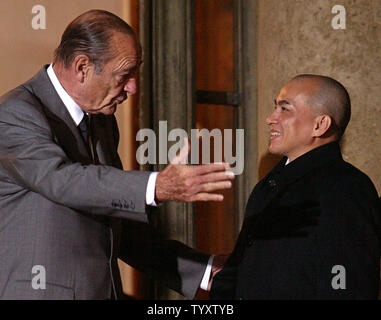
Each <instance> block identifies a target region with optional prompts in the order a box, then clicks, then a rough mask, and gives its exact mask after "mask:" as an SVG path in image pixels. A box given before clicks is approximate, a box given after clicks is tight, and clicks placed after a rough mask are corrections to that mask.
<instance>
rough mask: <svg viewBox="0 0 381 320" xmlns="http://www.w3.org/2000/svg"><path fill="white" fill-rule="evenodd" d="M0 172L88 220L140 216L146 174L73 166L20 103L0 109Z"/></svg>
mask: <svg viewBox="0 0 381 320" xmlns="http://www.w3.org/2000/svg"><path fill="white" fill-rule="evenodd" d="M0 167H1V168H0V169H1V171H2V172H3V173H4V174H5V175H6V177H7V178H6V179H7V180H8V181H9V183H13V184H15V185H17V186H19V187H20V192H23V191H25V190H27V191H29V192H36V193H38V194H40V195H42V196H43V197H45V198H47V199H49V200H51V201H53V202H55V203H58V204H60V205H63V206H67V207H70V208H73V209H75V210H80V211H81V210H82V211H87V212H91V213H93V214H102V215H111V216H112V215H114V214H118V215H119V216H120V215H122V216H123V212H127V213H128V214H131V213H134V214H135V213H144V212H145V207H146V204H145V192H146V186H147V182H148V177H149V172H139V171H123V170H120V169H116V168H114V167H111V166H103V165H82V164H81V163H78V162H72V161H71V160H70V159H69V158H68V157H67V155H66V153H65V152H64V151H63V149H62V148H61V147H60V145H58V144H57V143H56V142H55V141H54V139H53V136H52V132H51V130H50V127H49V124H48V121H47V120H46V118H45V116H44V114H43V112H42V111H41V110H40V109H39V108H37V107H36V106H34V105H33V104H31V103H29V102H27V101H23V100H21V99H11V100H8V101H7V102H3V103H2V104H0Z"/></svg>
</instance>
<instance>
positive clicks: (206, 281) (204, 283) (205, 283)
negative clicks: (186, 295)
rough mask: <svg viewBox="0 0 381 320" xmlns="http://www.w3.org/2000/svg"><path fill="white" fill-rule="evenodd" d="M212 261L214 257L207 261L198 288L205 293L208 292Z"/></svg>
mask: <svg viewBox="0 0 381 320" xmlns="http://www.w3.org/2000/svg"><path fill="white" fill-rule="evenodd" d="M213 259H214V256H210V258H209V260H208V265H207V267H206V269H205V273H204V276H203V277H202V280H201V284H200V288H201V289H202V290H205V291H208V285H209V279H210V274H211V272H212V265H213Z"/></svg>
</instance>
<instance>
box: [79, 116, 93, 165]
mask: <svg viewBox="0 0 381 320" xmlns="http://www.w3.org/2000/svg"><path fill="white" fill-rule="evenodd" d="M78 128H79V131H80V132H81V135H82V138H83V140H84V141H85V144H86V146H87V149H88V151H89V154H90V156H91V159H92V161H93V163H95V162H94V161H95V159H94V158H95V157H94V149H93V141H92V137H91V125H90V117H89V116H88V115H87V114H86V113H85V114H84V115H83V118H82V120H81V122H80V123H79V125H78Z"/></svg>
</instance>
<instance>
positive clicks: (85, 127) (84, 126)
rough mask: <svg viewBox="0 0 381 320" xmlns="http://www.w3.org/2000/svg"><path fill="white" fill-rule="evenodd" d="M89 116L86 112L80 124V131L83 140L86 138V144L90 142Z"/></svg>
mask: <svg viewBox="0 0 381 320" xmlns="http://www.w3.org/2000/svg"><path fill="white" fill-rule="evenodd" d="M89 126H90V124H89V116H88V115H87V114H86V113H85V114H84V115H83V118H82V120H81V122H80V123H79V125H78V128H79V131H80V132H81V135H82V138H83V140H85V142H86V144H87V145H88V144H89Z"/></svg>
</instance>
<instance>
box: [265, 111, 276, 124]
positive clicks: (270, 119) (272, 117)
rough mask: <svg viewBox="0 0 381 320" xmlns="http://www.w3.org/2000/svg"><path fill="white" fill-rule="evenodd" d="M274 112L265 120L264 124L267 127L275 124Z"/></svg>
mask: <svg viewBox="0 0 381 320" xmlns="http://www.w3.org/2000/svg"><path fill="white" fill-rule="evenodd" d="M275 112H276V110H274V111H273V112H272V113H271V114H270V115H269V116H268V117H267V118H266V123H267V124H268V125H271V124H274V123H276V115H275Z"/></svg>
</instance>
